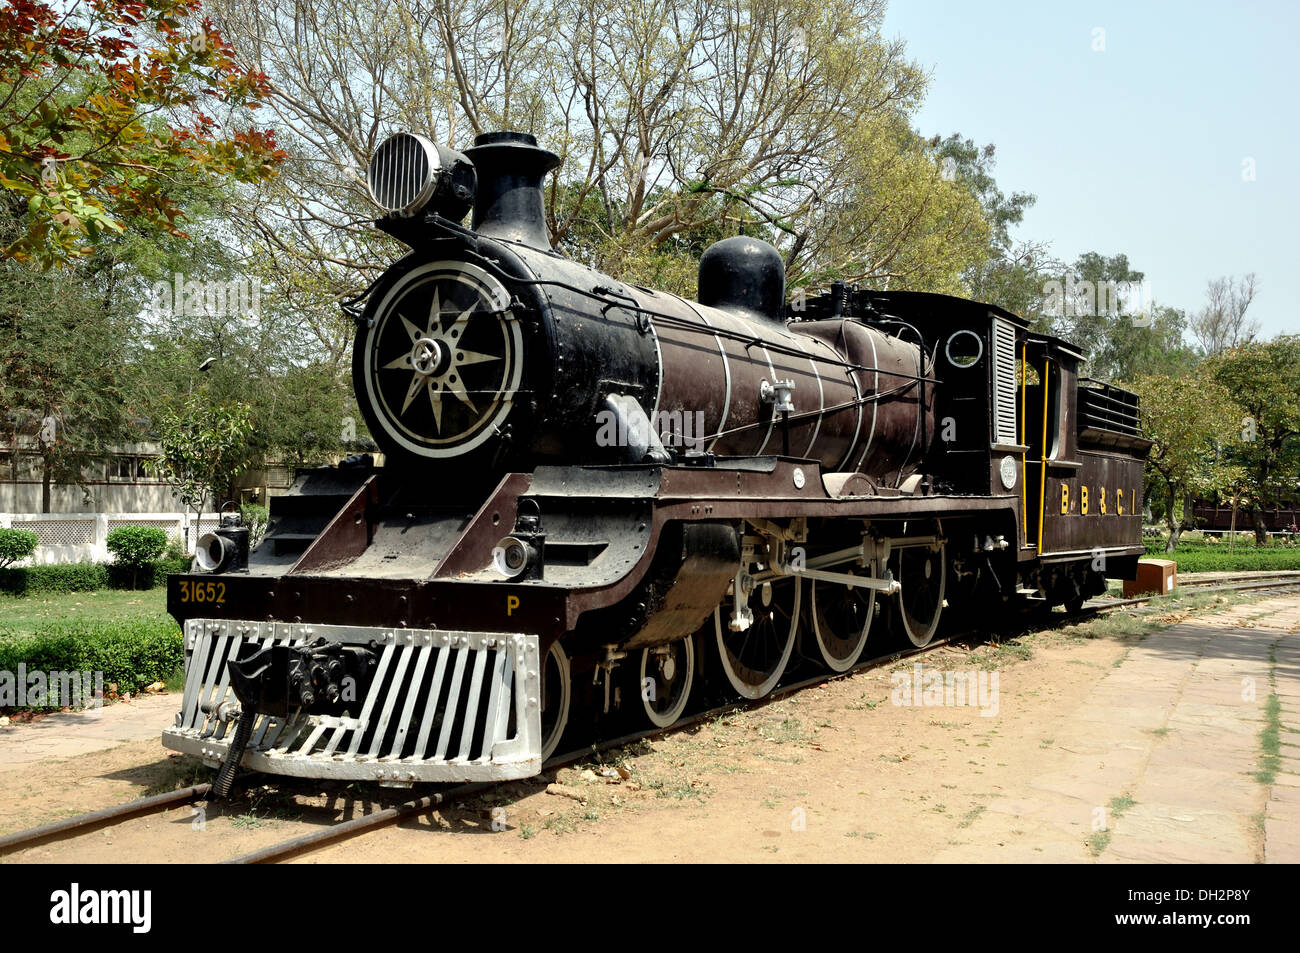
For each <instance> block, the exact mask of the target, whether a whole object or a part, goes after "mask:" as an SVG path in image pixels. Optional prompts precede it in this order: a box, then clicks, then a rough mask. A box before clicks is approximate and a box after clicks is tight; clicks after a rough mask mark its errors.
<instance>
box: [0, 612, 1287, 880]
mask: <svg viewBox="0 0 1300 953" xmlns="http://www.w3.org/2000/svg"><path fill="white" fill-rule="evenodd" d="M1290 598H1291V600H1292V602H1291V603H1290V604H1288V605H1291V609H1290V610H1288V611H1291V612H1292V613H1294V603H1295V602H1296V598H1297V597H1290ZM1211 599H1212V597H1202V602H1210V601H1211ZM1276 603H1277V597H1274V602H1271V603H1265V604H1263V605H1262V606H1259V607H1256V606H1254V605H1250V604H1238V605H1236V606H1235V607H1234V608H1233V609H1231V610H1230V613H1229V615H1230V617H1229V618H1228V619H1227V621H1226V622H1224V623H1222V624H1227V625H1232V626H1238V625H1245V626H1248V627H1252V626H1254V625H1255V622H1253V621H1251V620H1252V619H1261V620H1263V621H1261V622H1260V624H1261V625H1263V624H1265V623H1266V622H1267V620H1268V618H1269V617H1270V616H1269V612H1270V611H1274V612H1276V608H1275V605H1276ZM1225 604H1226V603H1224V602H1223V600H1222V599H1220V602H1219V604H1218V605H1217V608H1219V609H1222V608H1223V606H1224V605H1225ZM1191 613H1192V610H1190V609H1188V610H1170V611H1165V612H1162V613H1160V614H1157V615H1154V616H1151V615H1148V616H1142V617H1137V616H1132V615H1119V616H1111V617H1108V618H1106V619H1104V620H1099V621H1094V622H1090V623H1086V624H1083V625H1078V626H1067V627H1064V628H1062V629H1060V630H1054V631H1047V632H1040V633H1035V634H1031V635H1025V636H1021V637H1019V638H1016V639H1013V640H1010V641H1005V642H1002V643H1000V644H999V643H985V644H980V645H975V646H960V647H958V646H949V647H944V648H941V649H939V650H937V651H935V652H933V653H931V654H929V655H927V656H926V657H925V661H924V666H925V667H924V669H923V670H922V676H924V674H926V673H929V672H931V671H935V670H938V671H945V670H946V671H954V672H961V673H970V674H971V675H972V677H974V678H976V679H977V680H978V678H980V677H981V676H980V674H979V673H984V676H983V677H984V678H985V679H988V678H989V677H991V676H996V678H997V696H996V713H995V714H994V715H993V716H990V715H989V714H988V713H987V712H988V710H989V709H990V700H989V699H988V698H985V699H984V702H985V708H984V713H982V709H981V708H980V707H978V705H970V704H967V705H945V706H942V707H932V706H925V705H898V704H894V703H891V699H890V695H891V687H893V683H892V682H891V673H892V672H895V671H897V672H900V673H901V676H900V677H901V678H903V679H905V680H906V681H907V682H909V683H912V680H913V678H914V677H916V675H917V673H916V672H915V671H914V669H913V665H914V664H915V662H914V660H907V661H904V662H900V663H897V664H896V665H893V666H891V667H890V668H878V669H873V670H869V671H864V672H860V673H858V674H855V675H853V676H851V677H847V678H843V679H838V680H833V681H827V682H826V683H824V684H822V685H821V686H820V687H815V688H811V689H807V690H804V691H802V692H800V693H798V694H796V695H794V696H792V697H789V698H785V699H781V700H778V701H775V702H772V703H770V704H768V705H766V706H764V707H761V708H756V709H751V710H747V711H735V712H731V713H729V714H726V715H724V716H722V717H718V718H716V719H714V720H712V721H710V722H708V723H705V724H702V725H699V726H697V727H695V728H693V729H689V730H686V731H682V732H678V733H676V734H673V735H670V736H668V737H664V738H660V739H657V740H654V741H652V742H649V743H641V744H639V745H637V746H636V747H635V748H633V749H623V750H621V751H616V752H609V753H607V754H606V755H605V756H604V759H603V762H602V761H591V762H587V763H585V764H580V765H578V766H576V767H574V768H568V769H563V770H561V771H560V772H558V777H556V776H545V777H542V778H538V779H534V780H532V781H528V782H518V783H514V784H510V785H507V786H505V787H503V788H500V789H497V790H495V791H493V792H490V793H489V795H488V796H486V797H483V798H479V799H476V800H473V801H471V802H469V803H464V804H461V805H456V806H453V807H451V808H449V809H447V810H445V811H439V812H433V813H430V814H427V815H424V816H422V817H419V818H416V819H413V820H411V821H409V822H407V823H405V824H404V825H402V826H401V827H397V828H390V829H386V830H382V831H377V832H374V833H371V834H369V835H366V836H364V837H361V838H359V839H355V840H351V841H348V842H347V843H346V844H343V845H339V846H336V847H333V848H327V849H325V850H321V851H319V852H316V853H312V854H309V855H306V856H304V857H302V858H300V859H299V861H298V862H302V863H328V862H382V863H393V862H436V863H463V862H521V863H535V862H601V861H607V862H608V861H612V862H626V861H650V862H671V861H711V862H751V863H752V862H756V861H759V862H762V861H771V862H786V861H800V862H808V861H868V862H871V861H890V862H926V861H935V860H954V859H962V860H968V859H973V858H975V859H980V860H983V861H986V862H997V861H999V860H1004V859H1005V860H1013V859H1014V860H1042V861H1054V862H1079V863H1089V862H1095V861H1097V860H1105V859H1106V852H1107V838H1099V837H1098V836H1097V834H1096V828H1095V824H1093V825H1090V823H1089V822H1090V813H1089V810H1088V809H1087V808H1086V806H1083V805H1085V802H1081V806H1080V807H1078V808H1077V813H1078V817H1077V823H1076V819H1075V818H1074V817H1073V815H1071V816H1070V817H1068V818H1066V819H1065V821H1064V822H1062V821H1061V819H1060V818H1056V819H1055V821H1056V822H1055V823H1046V822H1045V821H1044V818H1043V816H1042V814H1043V812H1042V811H1041V810H1038V808H1039V807H1040V806H1041V804H1040V800H1041V798H1042V797H1044V795H1043V794H1042V789H1041V785H1036V781H1035V779H1041V778H1043V777H1046V776H1050V775H1051V774H1052V772H1054V771H1057V770H1064V769H1066V768H1067V767H1069V766H1071V765H1075V766H1077V764H1078V763H1079V758H1080V754H1079V749H1078V747H1077V746H1076V745H1073V744H1072V743H1070V742H1066V741H1062V742H1059V743H1058V740H1057V739H1067V738H1069V737H1070V736H1071V730H1072V728H1074V727H1077V726H1076V725H1074V724H1073V723H1072V722H1073V720H1074V719H1075V715H1076V712H1077V711H1078V709H1079V708H1080V706H1082V705H1083V704H1084V702H1085V700H1086V699H1087V698H1088V696H1089V693H1090V692H1092V691H1093V690H1094V689H1095V688H1096V687H1097V686H1098V684H1099V683H1101V682H1102V681H1103V680H1104V679H1106V677H1107V676H1108V675H1109V674H1110V673H1112V672H1115V671H1116V670H1117V668H1119V667H1121V666H1122V665H1123V664H1124V662H1125V659H1126V657H1127V656H1128V654H1129V653H1130V652H1131V651H1132V650H1133V649H1134V647H1135V646H1138V645H1140V643H1141V642H1142V641H1143V640H1144V639H1146V638H1147V637H1148V636H1149V635H1150V634H1151V633H1152V632H1155V631H1157V630H1159V629H1162V628H1164V627H1167V626H1169V625H1172V624H1175V623H1179V622H1183V621H1185V620H1187V619H1189V618H1192V617H1193V616H1192V614H1191ZM1209 613H1210V608H1204V609H1200V610H1198V611H1197V615H1196V616H1195V618H1197V619H1200V618H1204V617H1206V616H1207V615H1208V614H1209ZM1288 618H1289V617H1288ZM1293 641H1294V640H1293ZM984 684H986V685H991V682H988V681H986V682H985V683H984ZM1134 730H1135V731H1138V732H1146V731H1148V730H1149V731H1150V732H1152V733H1153V735H1154V736H1159V735H1161V733H1162V732H1166V731H1168V730H1169V729H1168V728H1151V729H1147V728H1135V729H1134ZM1158 740H1159V739H1158V738H1157V737H1153V738H1152V743H1155V742H1156V741H1158ZM1251 743H1253V742H1251ZM1129 747H1131V746H1129ZM1087 757H1089V758H1091V757H1092V755H1091V754H1089V755H1087ZM1108 757H1110V756H1109V755H1106V754H1100V755H1097V760H1098V765H1097V770H1098V771H1099V772H1100V774H1099V775H1098V776H1099V777H1103V776H1105V769H1106V764H1105V762H1106V759H1107V758H1108ZM616 768H621V769H622V771H621V772H620V771H618V770H616ZM603 775H609V777H606V776H603ZM623 775H626V777H623ZM210 777H211V772H208V771H206V770H204V769H202V768H200V767H197V766H196V765H194V764H193V763H192V762H189V761H188V760H186V759H182V758H180V757H179V756H176V755H173V754H171V753H169V752H167V751H166V750H165V749H163V748H161V746H160V745H159V744H158V743H156V742H152V741H148V742H135V743H130V744H126V745H122V746H120V747H116V748H113V749H111V750H106V751H100V752H96V753H93V754H88V755H82V756H79V757H76V758H70V759H66V760H62V761H53V762H43V763H41V764H39V765H36V766H29V767H26V768H24V769H23V770H21V771H10V772H7V773H0V832H6V831H12V830H17V829H21V828H25V827H30V826H33V825H36V824H39V823H44V822H47V821H50V820H53V819H58V818H60V817H65V816H69V815H71V814H75V813H80V812H83V811H87V810H91V809H94V808H98V807H103V806H106V805H110V804H115V803H120V802H122V801H126V800H130V799H132V798H135V797H139V796H141V795H143V794H147V793H156V792H157V791H160V790H169V789H172V788H174V787H178V786H180V785H182V784H185V783H189V782H191V781H192V780H194V779H207V778H210ZM1252 783H1253V782H1252ZM1251 790H1252V791H1253V790H1254V789H1253V788H1252V789H1251ZM410 796H411V795H410V794H409V793H407V792H400V791H396V792H385V791H380V790H377V789H373V788H364V787H362V788H357V789H352V788H348V787H342V786H340V787H337V788H333V789H329V790H322V789H321V788H319V787H317V788H315V789H311V788H306V787H300V788H287V789H276V788H272V787H263V788H257V789H255V790H253V791H250V792H247V793H246V794H245V795H244V796H243V797H242V798H240V799H237V800H235V801H232V802H230V803H229V804H226V805H218V804H207V805H202V806H200V807H198V808H195V807H188V806H187V807H183V808H178V809H176V810H173V811H170V812H167V813H165V814H161V815H155V816H152V817H149V818H142V819H138V820H134V821H130V822H127V823H125V824H122V825H119V826H117V827H114V828H111V829H107V830H103V831H100V832H97V833H92V834H89V835H86V836H83V837H79V838H76V839H72V840H67V841H63V842H57V843H53V844H47V845H44V846H40V847H36V848H33V849H30V850H28V851H25V852H23V853H20V854H17V855H13V856H8V857H5V858H4V861H5V862H37V863H40V862H72V863H121V862H157V861H165V862H208V861H216V860H222V859H226V858H229V857H233V856H237V855H239V854H241V853H244V852H247V851H250V850H253V849H255V848H258V847H261V846H264V845H269V844H273V843H278V842H280V841H283V840H287V839H289V838H291V837H294V836H298V835H300V834H303V833H307V832H310V831H312V830H315V829H318V828H319V827H320V826H322V825H328V824H332V823H335V822H336V821H338V820H342V819H347V818H350V817H354V816H358V815H359V814H362V813H367V812H369V811H370V810H373V809H375V807H376V806H382V805H385V804H390V803H397V802H400V801H402V800H405V799H407V798H409V797H410ZM1127 796H1128V795H1127V793H1126V791H1125V790H1123V789H1122V788H1121V787H1118V786H1117V788H1116V790H1115V791H1114V794H1113V798H1112V800H1111V801H1110V802H1109V803H1110V804H1111V806H1112V808H1113V809H1115V810H1116V812H1117V813H1118V812H1120V811H1122V810H1123V809H1124V806H1125V799H1126V798H1127ZM1250 796H1253V795H1250ZM1267 796H1268V795H1267V788H1266V787H1265V786H1263V785H1260V786H1259V794H1258V800H1259V805H1258V807H1259V810H1260V811H1262V810H1263V806H1264V801H1265V800H1266V799H1267ZM1093 800H1096V798H1093ZM1086 803H1091V802H1086ZM1103 803H1106V802H1103ZM1063 809H1064V810H1069V811H1074V810H1076V808H1074V807H1067V808H1063ZM1245 836H1249V837H1254V838H1256V839H1257V841H1258V842H1256V843H1252V844H1245V845H1243V846H1244V847H1245V848H1246V849H1247V850H1248V851H1249V852H1251V853H1253V854H1254V855H1256V857H1257V858H1261V857H1262V839H1263V828H1262V827H1260V828H1259V829H1258V830H1257V831H1254V833H1252V834H1250V835H1245Z"/></svg>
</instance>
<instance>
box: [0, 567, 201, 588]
mask: <svg viewBox="0 0 1300 953" xmlns="http://www.w3.org/2000/svg"><path fill="white" fill-rule="evenodd" d="M189 569H190V561H189V560H188V559H185V558H184V557H181V558H179V559H160V560H159V561H158V562H157V563H155V564H154V567H153V574H152V577H151V576H150V575H149V573H148V570H140V571H139V572H140V579H139V586H140V588H142V589H152V588H154V587H155V586H161V585H163V584H165V583H166V582H167V574H168V573H173V572H189ZM133 574H134V570H132V569H131V568H130V567H128V566H115V565H111V564H110V565H105V564H103V563H66V564H64V565H60V566H28V567H26V568H19V569H0V592H3V593H8V594H9V595H14V596H30V595H39V594H40V593H43V592H92V591H94V590H96V589H131V588H133V587H134V582H135V580H134V578H133Z"/></svg>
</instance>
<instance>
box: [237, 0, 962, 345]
mask: <svg viewBox="0 0 1300 953" xmlns="http://www.w3.org/2000/svg"><path fill="white" fill-rule="evenodd" d="M212 9H213V11H214V17H216V19H217V20H218V22H219V23H220V24H221V26H222V28H223V30H224V31H225V32H226V33H227V34H229V35H230V36H232V38H234V40H235V43H236V46H237V47H238V48H239V50H240V52H241V55H244V56H247V57H248V61H249V65H250V67H251V68H254V69H256V70H258V71H261V72H264V73H265V74H266V75H267V76H268V79H269V88H270V90H271V97H270V100H269V102H270V106H271V108H272V109H273V110H274V112H275V115H276V118H277V123H278V125H279V126H281V127H283V128H284V129H285V130H287V132H286V137H285V138H284V145H285V147H286V149H287V150H288V151H289V152H290V153H291V154H292V160H291V161H290V162H288V163H286V166H285V169H284V172H283V174H282V175H281V176H280V177H279V178H277V180H276V181H275V182H273V183H269V184H268V185H267V186H266V187H264V188H262V189H259V190H258V194H257V197H256V199H255V201H254V202H253V203H251V206H250V214H249V215H248V216H247V218H246V219H245V220H244V221H243V222H241V223H238V224H237V225H236V227H237V228H239V229H240V230H241V234H242V235H243V237H244V240H245V241H246V242H247V243H248V244H249V245H250V247H251V246H256V247H259V248H262V249H265V250H266V251H267V252H268V254H267V255H266V256H265V258H266V260H267V261H268V262H271V263H273V267H274V268H275V269H276V270H275V273H274V274H273V275H272V276H271V280H272V281H273V282H274V284H275V289H276V290H275V292H274V296H276V297H280V296H283V297H284V298H285V300H286V301H289V302H290V303H291V306H292V307H294V308H295V309H296V310H297V312H298V313H299V314H300V315H302V316H303V317H302V319H303V320H305V321H307V322H309V323H310V324H311V326H312V328H313V329H314V330H315V332H316V333H317V335H318V337H319V339H320V346H321V349H322V351H324V352H325V353H328V354H332V355H339V356H340V358H339V359H340V360H342V359H343V357H345V356H346V349H347V344H348V342H349V341H350V336H351V330H352V329H351V327H350V326H349V324H348V323H347V322H346V321H342V320H340V318H339V316H338V314H337V311H335V310H333V309H332V308H330V307H328V305H329V303H330V302H331V301H337V300H338V299H341V298H344V297H347V296H351V295H353V294H355V293H356V292H357V291H359V290H360V289H361V288H364V287H365V285H366V284H368V283H369V281H370V279H371V278H373V277H374V276H375V275H376V274H377V273H378V271H379V270H381V269H382V268H383V267H385V266H386V264H387V263H388V262H389V261H391V260H392V258H393V257H395V254H394V253H395V251H396V248H395V246H394V245H393V244H392V242H391V239H388V238H387V237H385V236H382V235H379V234H376V231H375V230H374V229H373V228H371V227H370V226H369V222H368V219H371V218H373V217H374V214H375V213H374V209H373V206H372V205H371V204H370V202H369V200H368V198H367V195H366V192H365V188H364V181H363V171H362V170H364V168H365V167H366V164H367V162H368V160H369V157H370V155H371V154H372V153H373V151H374V149H375V148H376V146H377V145H378V144H379V142H380V141H381V140H382V139H383V137H384V136H385V135H387V134H388V133H390V132H392V131H394V130H397V129H411V130H414V131H418V132H421V133H424V134H426V135H429V136H431V137H432V138H434V139H436V140H438V141H440V142H444V143H447V144H449V145H452V146H454V147H457V148H465V147H467V146H469V145H470V144H471V143H472V138H473V136H474V135H475V134H476V133H479V132H483V131H487V130H491V129H498V128H514V129H523V130H525V131H529V132H532V133H534V134H535V135H536V136H537V138H538V140H539V142H541V143H542V144H543V145H545V146H546V147H548V148H552V149H555V150H556V151H557V152H559V153H560V155H561V157H562V159H563V164H562V166H561V167H560V169H559V170H558V171H557V172H556V173H555V174H553V175H552V176H551V177H550V179H549V180H548V182H547V184H546V188H547V192H548V198H549V201H548V222H549V227H550V234H551V238H552V242H553V243H554V244H556V245H557V246H559V247H562V248H564V249H565V251H566V253H567V254H570V255H572V256H573V257H577V258H579V259H580V260H583V261H584V262H586V263H588V264H591V265H593V266H595V267H599V268H601V269H603V270H606V271H609V272H611V273H613V274H614V275H615V276H617V277H621V278H624V279H625V280H629V281H637V282H641V283H644V282H645V281H646V280H652V281H654V282H655V283H656V284H659V285H660V286H664V285H666V286H667V287H670V288H673V289H674V290H678V291H685V292H687V293H690V292H692V291H693V290H694V267H693V264H694V259H693V258H692V257H691V256H692V254H693V252H694V250H695V249H696V248H697V247H699V242H698V239H700V238H702V237H703V236H713V235H717V236H719V237H722V236H726V235H733V234H736V233H737V231H739V230H740V229H741V228H744V229H745V231H746V232H747V233H751V234H764V235H767V236H770V237H771V238H772V239H773V240H774V241H775V243H776V244H777V245H778V247H780V249H781V250H782V252H783V254H784V255H785V258H786V262H787V267H788V270H789V274H790V281H791V283H792V284H798V283H800V282H817V281H824V280H827V279H829V278H835V277H838V278H844V279H846V280H861V281H869V282H872V283H875V284H877V285H882V286H890V287H900V286H908V287H914V288H922V289H930V290H940V291H956V290H960V289H961V281H960V276H961V274H962V272H963V270H965V269H966V268H967V267H969V266H970V263H971V261H972V259H974V258H978V256H980V255H981V254H983V253H984V249H985V246H986V241H985V235H984V232H985V229H986V227H985V225H984V222H983V220H982V214H981V212H980V209H979V207H978V203H977V202H975V201H974V200H973V199H972V198H971V196H970V195H969V193H968V192H967V191H966V190H965V189H964V188H962V187H961V186H959V185H958V184H957V183H955V182H951V181H948V180H945V179H944V178H943V177H942V176H941V175H940V170H939V167H938V164H937V162H936V157H935V155H934V152H933V149H931V148H930V146H929V143H928V142H926V141H924V140H922V139H920V137H918V136H917V135H916V134H915V133H914V132H912V131H911V130H910V128H908V123H907V117H908V116H909V115H910V114H911V113H912V112H913V111H914V110H915V108H916V107H917V105H918V104H919V102H920V98H921V96H922V94H923V92H924V88H925V82H926V78H925V76H924V74H923V73H922V71H921V70H920V69H919V68H917V66H916V65H915V64H913V63H911V62H909V61H908V60H907V58H906V57H905V54H904V50H903V47H902V44H901V43H899V42H890V41H885V40H883V39H882V38H881V37H880V35H879V32H878V31H879V29H880V27H881V25H882V23H883V17H884V11H885V4H884V2H883V0H832V2H830V3H823V2H820V0H790V2H783V3H777V2H776V0H723V2H720V3H719V2H717V0H635V2H633V3H630V4H629V3H617V2H613V0H559V2H557V3H553V4H539V3H530V2H527V0H467V2H462V0H433V2H431V3H430V2H416V0H389V2H385V3H377V4H360V5H358V4H353V3H343V2H342V0H322V2H319V3H315V4H302V3H300V2H296V0H213V3H212Z"/></svg>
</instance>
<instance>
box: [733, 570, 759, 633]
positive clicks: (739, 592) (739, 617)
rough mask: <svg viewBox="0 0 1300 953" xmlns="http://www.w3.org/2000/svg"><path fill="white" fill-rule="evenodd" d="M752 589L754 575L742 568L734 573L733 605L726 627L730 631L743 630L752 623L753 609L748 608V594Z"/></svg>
mask: <svg viewBox="0 0 1300 953" xmlns="http://www.w3.org/2000/svg"><path fill="white" fill-rule="evenodd" d="M753 590H754V577H753V576H751V575H750V574H749V573H747V572H745V571H744V570H743V569H742V570H740V571H739V572H737V573H736V579H735V581H734V582H733V583H732V592H733V594H734V605H733V607H732V610H731V618H730V619H729V620H728V621H727V628H729V629H731V631H732V632H744V631H745V630H746V629H748V628H749V627H750V626H751V625H753V624H754V611H753V610H752V609H750V608H749V594H750V593H751V592H753Z"/></svg>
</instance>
